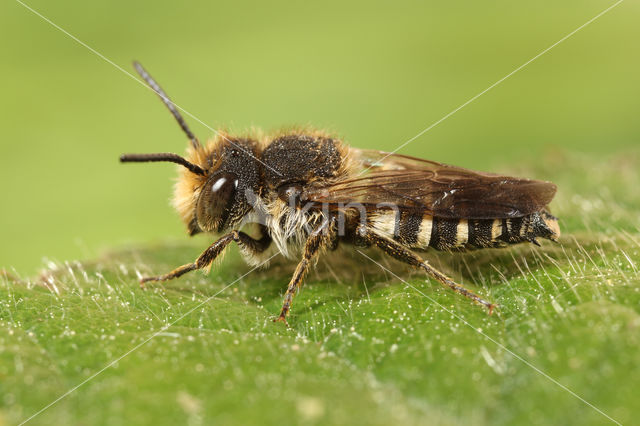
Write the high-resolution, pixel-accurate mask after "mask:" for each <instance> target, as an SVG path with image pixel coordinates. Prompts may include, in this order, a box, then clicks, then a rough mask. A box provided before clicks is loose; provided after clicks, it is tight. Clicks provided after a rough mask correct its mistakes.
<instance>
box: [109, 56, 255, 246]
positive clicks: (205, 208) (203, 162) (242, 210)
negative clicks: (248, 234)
mask: <svg viewBox="0 0 640 426" xmlns="http://www.w3.org/2000/svg"><path fill="white" fill-rule="evenodd" d="M133 65H134V67H135V69H136V71H137V72H138V74H140V76H141V77H142V78H143V79H144V80H145V82H146V83H147V84H148V86H149V87H150V88H151V89H152V90H153V91H154V92H156V94H157V95H158V96H159V97H160V99H161V100H162V102H163V103H164V105H165V106H166V107H167V108H168V109H169V111H170V112H171V114H172V115H173V116H174V118H175V119H176V121H177V122H178V124H179V125H180V127H181V128H182V130H183V131H184V133H185V134H186V135H187V137H188V138H189V140H190V141H191V144H190V146H189V149H188V152H187V157H186V158H183V157H181V156H179V155H177V154H172V153H155V154H124V155H122V156H121V157H120V161H121V162H123V163H128V162H156V161H168V162H172V163H176V164H179V165H181V166H183V167H184V168H183V169H182V173H181V175H180V178H179V179H178V182H177V184H176V188H175V197H174V200H173V204H174V206H175V207H176V209H177V210H178V213H179V214H180V216H181V217H182V220H183V221H184V222H185V223H186V225H187V227H188V229H189V233H190V234H191V235H194V234H197V233H199V232H202V231H205V232H222V231H224V230H226V229H228V228H230V227H232V226H234V225H236V224H238V223H239V222H240V221H241V220H242V218H243V217H244V216H245V215H246V214H247V213H248V212H249V211H250V210H251V204H250V202H249V199H248V198H247V195H248V194H249V195H250V194H257V192H258V191H259V179H260V178H259V176H260V173H259V168H258V166H259V164H258V163H259V162H258V160H257V159H256V158H257V155H259V154H258V153H257V151H256V150H257V143H256V142H255V141H253V140H251V139H241V138H229V137H228V136H226V135H223V134H218V138H216V139H215V140H214V141H213V142H210V143H209V144H208V145H207V146H206V147H204V146H202V144H200V142H199V141H198V139H197V138H196V136H195V135H194V134H193V133H192V132H191V130H190V129H189V127H188V126H187V124H186V122H185V121H184V119H183V118H182V115H181V114H180V112H179V111H178V107H176V105H175V104H174V103H173V102H172V101H171V100H170V99H169V97H168V96H167V94H166V93H165V92H164V91H163V90H162V88H161V87H160V85H159V84H158V83H156V81H155V80H154V79H153V78H152V77H151V76H150V75H149V73H148V72H147V71H146V70H145V69H144V68H143V67H142V65H140V64H139V63H137V62H134V64H133Z"/></svg>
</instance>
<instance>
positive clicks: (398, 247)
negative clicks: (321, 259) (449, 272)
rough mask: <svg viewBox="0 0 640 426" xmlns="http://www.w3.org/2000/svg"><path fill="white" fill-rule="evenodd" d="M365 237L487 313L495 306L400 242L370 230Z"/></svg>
mask: <svg viewBox="0 0 640 426" xmlns="http://www.w3.org/2000/svg"><path fill="white" fill-rule="evenodd" d="M365 239H366V240H367V241H368V242H370V243H372V244H375V245H376V246H377V247H379V248H380V249H382V251H384V252H385V253H387V254H388V255H389V256H391V257H393V258H395V259H398V260H400V261H402V262H405V263H408V264H409V265H411V266H413V267H414V268H418V269H422V270H424V271H425V272H426V273H427V275H429V276H430V277H431V278H433V279H435V280H436V281H438V282H439V283H440V284H442V285H444V286H445V287H449V288H450V289H451V290H453V291H455V292H456V293H460V294H462V295H463V296H465V297H467V298H469V299H471V300H473V301H474V302H476V303H478V304H480V305H484V306H485V307H486V308H487V309H488V310H489V315H491V313H492V312H493V309H494V308H495V307H496V305H494V304H493V303H491V302H487V301H486V300H484V299H482V298H481V297H480V296H478V295H477V294H475V293H473V292H472V291H471V290H468V289H467V288H466V287H464V286H463V285H461V284H458V283H456V282H454V281H453V280H452V279H451V278H449V277H447V276H446V275H445V274H443V273H442V272H440V271H438V270H437V269H435V268H434V267H433V266H431V265H429V263H428V262H426V261H424V260H423V259H422V258H421V257H420V256H418V255H417V254H415V253H413V252H412V251H411V250H409V249H408V248H406V247H405V246H403V245H402V244H400V243H397V242H396V241H393V240H390V239H388V238H385V237H382V236H380V235H377V234H375V233H371V232H369V233H366V236H365Z"/></svg>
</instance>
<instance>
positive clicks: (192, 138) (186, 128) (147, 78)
mask: <svg viewBox="0 0 640 426" xmlns="http://www.w3.org/2000/svg"><path fill="white" fill-rule="evenodd" d="M133 67H134V68H135V69H136V71H137V72H138V74H140V77H142V78H143V79H144V81H146V82H147V84H148V85H149V87H151V89H153V91H154V92H156V93H157V95H158V96H159V97H160V99H162V102H163V103H164V105H165V106H166V107H167V108H168V109H169V111H170V112H171V114H172V115H173V117H174V118H175V119H176V121H177V122H178V124H179V125H180V128H182V131H183V132H184V133H185V134H186V135H187V137H188V138H189V140H190V141H191V145H192V146H193V148H194V149H199V148H200V142H199V141H198V138H196V136H195V135H194V134H193V133H192V132H191V130H190V129H189V126H187V123H186V122H185V121H184V118H183V117H182V115H181V114H180V111H178V108H176V105H175V104H174V103H173V102H172V101H171V99H169V96H167V94H166V93H165V92H164V90H162V87H160V85H159V84H158V83H156V81H155V80H154V79H153V77H151V75H150V74H149V73H148V72H147V70H145V69H144V68H143V67H142V65H140V63H139V62H138V61H133ZM158 161H164V160H158ZM166 161H170V160H166Z"/></svg>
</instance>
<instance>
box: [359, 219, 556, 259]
mask: <svg viewBox="0 0 640 426" xmlns="http://www.w3.org/2000/svg"><path fill="white" fill-rule="evenodd" d="M369 224H370V226H371V227H372V228H373V229H374V230H375V231H376V232H377V233H379V234H381V235H383V236H386V237H388V238H393V239H394V240H396V241H398V242H400V243H402V244H404V245H406V246H408V247H411V248H414V249H421V250H426V249H427V248H430V247H431V248H434V249H436V250H469V249H478V248H488V247H504V246H506V245H508V244H517V243H522V242H526V241H529V242H534V243H535V242H536V241H535V239H536V238H538V237H540V238H547V239H550V240H554V241H555V240H557V239H558V237H559V236H560V229H559V227H558V220H557V219H556V218H555V217H553V216H552V215H551V214H549V213H547V212H546V211H544V210H543V211H540V212H537V213H533V214H530V215H528V216H522V217H518V218H509V219H447V218H440V217H433V216H431V215H423V214H420V213H415V212H408V211H404V212H401V213H400V214H397V213H396V212H391V211H390V212H384V213H380V214H378V215H375V216H373V217H372V218H371V219H370V223H369Z"/></svg>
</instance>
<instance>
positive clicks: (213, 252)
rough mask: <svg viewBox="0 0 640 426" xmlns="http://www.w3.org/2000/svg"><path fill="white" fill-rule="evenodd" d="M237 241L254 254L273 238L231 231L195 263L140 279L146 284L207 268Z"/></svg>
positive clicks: (263, 249)
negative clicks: (255, 237)
mask: <svg viewBox="0 0 640 426" xmlns="http://www.w3.org/2000/svg"><path fill="white" fill-rule="evenodd" d="M232 241H235V242H236V243H237V244H238V246H240V248H241V249H242V250H244V251H246V252H249V253H252V254H255V255H257V254H260V253H262V252H263V251H265V250H266V249H267V248H268V247H269V244H270V243H271V238H270V237H269V236H268V235H267V234H266V233H264V232H263V235H262V238H260V239H259V240H256V239H254V238H252V237H250V236H249V235H247V234H245V233H244V232H241V231H231V232H230V233H228V234H226V235H224V236H223V237H221V238H220V239H219V240H218V241H216V242H215V243H213V244H211V245H210V246H209V248H207V249H206V250H205V251H204V252H203V253H202V254H201V255H200V256H198V258H197V259H196V261H195V262H193V263H187V264H186V265H182V266H179V267H178V268H176V269H174V270H173V271H171V272H169V273H167V274H164V275H159V276H156V277H147V278H142V279H141V280H140V284H141V285H142V284H144V283H146V282H149V281H168V280H172V279H174V278H178V277H180V276H182V275H184V274H186V273H187V272H191V271H194V270H196V269H202V268H206V267H207V266H209V265H210V264H211V262H213V261H214V260H215V259H216V258H217V257H218V256H219V255H220V254H221V253H222V252H223V251H224V249H225V248H227V246H228V245H229V243H231V242H232Z"/></svg>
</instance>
